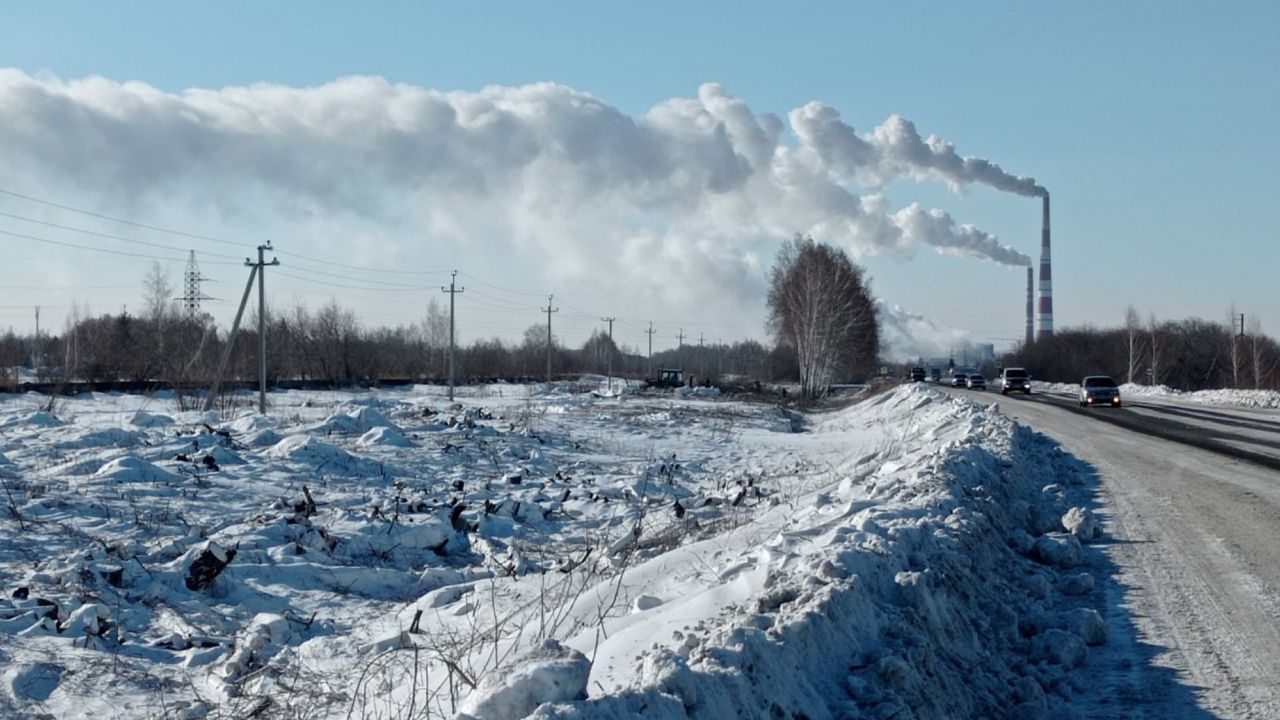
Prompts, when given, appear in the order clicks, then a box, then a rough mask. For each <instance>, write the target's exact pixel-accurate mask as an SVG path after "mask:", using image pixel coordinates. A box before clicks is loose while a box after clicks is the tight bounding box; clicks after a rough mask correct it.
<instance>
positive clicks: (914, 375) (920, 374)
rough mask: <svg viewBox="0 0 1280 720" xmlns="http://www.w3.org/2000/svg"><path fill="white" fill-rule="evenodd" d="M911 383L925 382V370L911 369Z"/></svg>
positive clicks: (920, 368) (919, 368)
mask: <svg viewBox="0 0 1280 720" xmlns="http://www.w3.org/2000/svg"><path fill="white" fill-rule="evenodd" d="M911 382H924V368H922V367H913V368H911Z"/></svg>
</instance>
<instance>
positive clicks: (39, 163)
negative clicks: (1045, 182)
mask: <svg viewBox="0 0 1280 720" xmlns="http://www.w3.org/2000/svg"><path fill="white" fill-rule="evenodd" d="M788 121H789V122H787V123H784V121H783V120H782V119H780V118H779V117H777V116H775V115H772V114H768V113H758V112H756V111H754V110H753V109H752V108H751V107H750V106H749V105H748V104H747V103H746V102H745V101H744V100H743V99H741V98H738V97H734V96H732V95H729V94H728V93H726V92H725V90H724V89H723V88H722V87H720V86H719V85H717V84H707V85H703V86H702V87H701V88H699V90H698V93H697V96H696V97H680V98H672V99H669V100H666V101H664V102H661V103H658V104H657V105H655V106H654V107H652V108H650V109H649V110H648V111H647V112H646V113H645V114H644V115H643V116H640V117H631V116H628V115H627V114H624V113H622V112H620V111H619V110H618V109H617V108H614V107H612V106H610V105H609V104H607V103H605V102H603V101H601V100H599V99H597V98H595V97H593V96H591V95H589V94H587V93H584V92H580V91H577V90H574V89H572V88H569V87H565V86H563V85H558V84H554V83H538V84H531V85H525V86H520V87H497V86H495V87H487V88H484V89H482V90H479V91H477V92H444V91H438V90H432V89H427V88H422V87H417V86H413V85H408V84H402V83H391V82H388V81H387V80H385V79H383V78H380V77H347V78H341V79H338V80H335V81H333V82H329V83H326V84H323V85H320V86H316V87H306V88H296V87H286V86H281V85H275V84H268V83H263V84H256V85H251V86H247V87H228V88H223V89H218V90H209V89H191V90H186V91H184V92H181V93H170V92H164V91H161V90H159V89H157V88H155V87H152V86H150V85H147V84H145V83H141V82H123V83H122V82H116V81H112V80H108V79H104V78H100V77H90V78H86V79H81V80H61V79H57V78H51V77H46V76H40V77H33V76H29V75H27V74H25V73H23V72H21V71H16V70H0V153H3V156H4V158H5V162H4V163H3V166H2V167H0V187H5V188H11V189H19V190H22V189H26V190H28V191H31V192H33V193H35V194H38V192H39V191H47V192H48V193H49V194H50V195H52V196H54V197H59V198H69V199H72V200H75V201H77V204H80V205H90V206H94V207H99V208H102V207H112V208H124V209H125V210H123V211H122V212H129V211H131V210H132V211H137V212H138V213H140V214H141V215H142V216H147V217H150V216H154V214H155V213H156V212H158V210H157V209H163V210H164V212H168V213H170V214H171V215H173V216H174V217H178V218H181V217H187V218H189V219H190V220H191V221H192V222H193V223H197V222H198V223H209V222H213V223H217V226H218V227H223V228H225V227H231V228H238V229H240V230H245V231H246V234H248V232H247V231H249V230H252V231H253V232H254V234H252V235H249V237H252V238H253V239H252V240H251V241H249V242H257V241H259V240H260V239H261V238H262V237H264V235H265V233H267V232H274V234H273V235H271V237H274V238H277V242H279V243H288V242H290V241H293V242H294V245H293V247H298V244H297V243H298V242H299V241H301V242H302V243H303V244H304V245H305V251H306V252H308V253H309V254H312V255H317V256H323V255H324V254H325V253H326V252H328V253H331V255H329V256H330V257H338V256H340V255H336V254H339V253H342V252H350V251H351V250H352V249H353V248H355V249H368V250H369V251H370V252H373V251H374V249H376V252H377V253H378V254H379V255H380V256H381V257H382V258H383V259H391V260H393V261H396V262H404V263H406V264H408V265H412V266H416V267H422V266H427V267H439V266H441V265H444V263H446V262H447V263H450V264H453V263H457V264H466V263H472V265H470V267H473V268H484V269H483V270H482V272H485V273H486V274H489V275H490V276H496V275H494V274H491V273H489V270H492V272H493V273H500V272H502V270H503V266H504V264H505V265H506V266H507V269H508V270H517V269H518V270H519V271H521V272H522V273H523V276H524V277H525V278H526V279H527V280H528V281H529V284H531V285H533V284H537V283H544V285H543V286H544V287H545V286H551V285H552V284H554V283H559V282H565V281H574V282H578V283H581V284H582V285H581V286H582V287H584V288H592V287H595V288H597V289H607V290H609V291H611V292H616V293H626V294H629V295H630V296H632V297H635V298H638V299H640V300H644V299H646V298H654V297H661V298H664V299H667V300H669V301H671V302H674V303H685V302H691V301H700V300H701V301H705V300H707V299H709V298H724V297H731V298H732V297H737V298H745V297H758V296H759V291H760V288H761V286H762V285H763V283H764V278H765V277H766V275H767V267H768V265H769V263H770V262H771V261H772V254H773V248H776V243H777V241H778V240H780V239H784V238H788V237H791V236H792V235H794V234H795V233H797V232H800V233H806V234H810V235H812V236H813V237H815V238H816V239H820V240H825V241H829V242H834V243H836V244H838V245H840V246H843V247H844V248H845V249H847V250H848V251H850V252H851V253H852V254H853V255H854V256H855V257H857V256H869V255H876V254H886V253H888V254H900V255H909V254H910V253H912V252H914V251H915V250H916V248H918V247H920V246H924V247H932V248H934V249H935V250H937V251H939V252H943V253H949V254H960V255H965V256H968V257H974V258H980V259H986V260H992V261H995V262H998V263H1004V264H1009V265H1025V264H1028V263H1029V259H1028V258H1027V257H1026V256H1025V255H1022V254H1021V253H1018V252H1017V251H1015V250H1013V249H1012V248H1010V247H1007V246H1004V245H1001V244H1000V242H999V241H998V240H997V239H996V238H995V237H993V236H991V235H989V234H987V233H985V232H983V231H981V230H979V229H978V228H976V227H973V226H971V225H966V224H960V223H957V222H956V221H955V220H954V219H953V218H952V217H951V216H949V215H948V214H947V213H945V212H943V211H941V210H936V209H928V210H926V209H924V208H921V207H919V206H917V205H911V206H909V207H906V208H902V209H897V210H895V209H894V208H891V207H888V206H887V202H886V200H885V199H884V198H883V196H881V195H879V194H878V190H879V188H880V187H882V186H883V185H885V184H887V183H889V182H892V181H893V180H895V179H897V178H900V177H912V178H932V179H936V180H940V181H943V182H946V183H948V184H950V185H952V186H953V187H961V186H965V185H967V184H970V183H984V184H987V185H991V186H992V187H996V188H999V189H1001V190H1007V191H1010V192H1017V193H1020V194H1024V195H1035V194H1039V193H1041V192H1042V191H1043V189H1042V188H1041V187H1040V186H1039V185H1037V184H1036V183H1035V182H1034V181H1033V180H1031V179H1030V178H1023V177H1016V176H1012V175H1009V174H1008V173H1006V172H1004V171H1003V170H1001V169H1000V167H999V166H997V165H995V164H994V163H991V162H989V161H987V160H983V159H981V158H972V157H961V156H959V155H958V154H957V153H956V152H955V149H954V148H953V147H952V146H951V145H950V144H949V143H947V142H945V141H943V140H940V139H938V138H936V137H933V136H930V137H929V138H927V139H923V140H922V139H921V138H920V135H919V133H918V132H917V131H916V129H915V127H914V125H912V124H911V123H910V122H909V121H907V120H905V119H903V118H900V117H897V116H892V117H890V118H889V119H888V120H886V121H885V122H884V123H883V124H882V125H880V126H879V127H877V128H875V130H874V131H873V132H871V133H870V134H867V135H859V134H858V133H857V132H855V131H854V129H853V128H852V127H849V126H848V125H846V124H844V123H843V122H842V121H841V120H840V116H839V113H838V112H837V111H835V110H834V109H832V108H830V107H827V106H825V105H823V104H821V103H809V104H808V105H805V106H804V107H801V108H797V109H796V110H793V111H792V112H791V113H789V115H788ZM788 125H789V129H790V131H791V134H792V135H793V136H794V138H795V142H791V141H790V140H789V139H788V138H787V137H786V131H787V130H788ZM858 187H862V188H868V189H870V193H869V194H859V192H858V191H856V188H858ZM190 227H192V229H195V230H197V231H199V230H200V229H202V228H203V227H207V225H193V226H190ZM442 258H443V259H442ZM357 264H358V263H357ZM593 284H594V285H593Z"/></svg>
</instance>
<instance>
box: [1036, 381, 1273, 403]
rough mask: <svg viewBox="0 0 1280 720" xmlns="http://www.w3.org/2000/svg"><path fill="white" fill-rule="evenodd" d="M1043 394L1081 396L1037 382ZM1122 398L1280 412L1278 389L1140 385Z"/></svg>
mask: <svg viewBox="0 0 1280 720" xmlns="http://www.w3.org/2000/svg"><path fill="white" fill-rule="evenodd" d="M1035 385H1036V388H1037V389H1038V390H1039V391H1040V392H1052V393H1060V394H1063V395H1071V396H1072V397H1075V396H1077V395H1079V394H1080V386H1079V385H1076V384H1071V383H1042V382H1037V383H1035ZM1120 395H1121V396H1122V397H1125V398H1140V399H1142V400H1156V401H1164V402H1171V403H1194V404H1197V405H1210V406H1217V407H1239V408H1255V409H1263V410H1275V409H1280V392H1276V391H1275V390H1196V391H1194V392H1184V391H1182V390H1175V389H1173V388H1171V387H1168V386H1165V385H1139V384H1137V383H1124V384H1122V385H1121V386H1120Z"/></svg>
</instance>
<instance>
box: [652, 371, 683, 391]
mask: <svg viewBox="0 0 1280 720" xmlns="http://www.w3.org/2000/svg"><path fill="white" fill-rule="evenodd" d="M682 385H684V371H683V370H678V369H675V368H662V369H660V370H658V377H656V378H650V379H648V380H646V381H645V387H651V388H678V387H680V386H682Z"/></svg>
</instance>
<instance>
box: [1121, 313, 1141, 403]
mask: <svg viewBox="0 0 1280 720" xmlns="http://www.w3.org/2000/svg"><path fill="white" fill-rule="evenodd" d="M1124 331H1125V341H1126V345H1127V346H1128V349H1129V364H1128V380H1127V381H1126V382H1129V383H1131V384H1132V383H1133V376H1134V375H1135V374H1137V372H1138V369H1139V367H1138V366H1139V365H1141V364H1142V357H1141V356H1142V318H1140V317H1139V316H1138V311H1137V310H1136V309H1134V307H1133V306H1132V305H1130V306H1129V309H1128V310H1125V313H1124Z"/></svg>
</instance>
